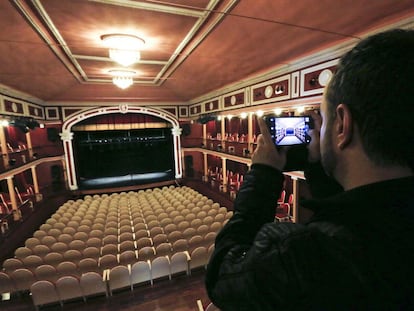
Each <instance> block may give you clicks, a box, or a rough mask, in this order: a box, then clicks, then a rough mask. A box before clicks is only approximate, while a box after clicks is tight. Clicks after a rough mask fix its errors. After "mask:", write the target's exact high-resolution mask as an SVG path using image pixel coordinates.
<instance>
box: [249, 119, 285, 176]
mask: <svg viewBox="0 0 414 311" xmlns="http://www.w3.org/2000/svg"><path fill="white" fill-rule="evenodd" d="M257 122H258V124H259V128H260V133H261V134H260V135H259V136H258V138H257V147H256V150H255V151H254V152H253V154H252V164H265V165H269V166H272V167H274V168H276V169H278V170H279V171H282V170H283V168H284V167H285V165H286V150H287V148H281V149H280V150H277V149H276V146H275V144H274V142H273V140H272V136H271V135H270V133H269V130H268V128H267V125H266V122H265V121H264V120H263V118H257Z"/></svg>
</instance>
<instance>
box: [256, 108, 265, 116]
mask: <svg viewBox="0 0 414 311" xmlns="http://www.w3.org/2000/svg"><path fill="white" fill-rule="evenodd" d="M263 114H264V112H263V111H262V110H257V111H256V115H257V116H258V117H259V118H260V117H262V116H263Z"/></svg>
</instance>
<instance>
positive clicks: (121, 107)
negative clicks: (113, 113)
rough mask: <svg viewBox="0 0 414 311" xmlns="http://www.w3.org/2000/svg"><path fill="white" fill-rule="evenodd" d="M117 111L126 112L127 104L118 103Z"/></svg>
mask: <svg viewBox="0 0 414 311" xmlns="http://www.w3.org/2000/svg"><path fill="white" fill-rule="evenodd" d="M119 111H120V112H121V113H127V112H128V104H120V105H119Z"/></svg>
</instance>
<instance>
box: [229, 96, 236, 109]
mask: <svg viewBox="0 0 414 311" xmlns="http://www.w3.org/2000/svg"><path fill="white" fill-rule="evenodd" d="M230 104H231V105H232V106H234V105H235V104H236V96H234V95H233V96H232V97H230Z"/></svg>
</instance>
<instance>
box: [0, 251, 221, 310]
mask: <svg viewBox="0 0 414 311" xmlns="http://www.w3.org/2000/svg"><path fill="white" fill-rule="evenodd" d="M213 249H214V247H210V249H208V250H207V249H206V248H205V247H199V248H197V249H195V250H194V251H193V252H192V253H191V255H190V254H189V253H188V252H186V251H185V252H178V253H175V254H174V255H172V256H171V257H168V256H160V257H156V258H154V259H152V260H148V261H135V262H134V263H130V264H127V265H116V264H115V265H113V266H112V267H108V268H106V269H104V270H99V269H98V268H97V266H95V268H96V269H93V268H91V267H89V268H88V269H86V271H84V272H82V271H80V270H78V269H76V266H75V265H74V264H73V263H71V262H67V263H65V266H66V267H65V268H64V269H62V270H59V268H58V269H55V268H54V267H53V266H50V265H43V266H39V267H37V268H36V271H35V273H33V272H32V271H30V270H28V269H17V270H15V271H13V272H12V273H11V274H10V275H9V274H7V273H5V272H0V294H2V293H10V292H17V291H26V290H30V291H31V293H32V297H33V301H34V303H35V305H36V306H37V305H42V304H45V303H49V302H55V301H60V302H61V303H62V302H63V301H64V300H67V299H72V298H75V296H76V297H83V298H84V299H85V297H87V296H88V295H90V294H95V293H97V288H101V289H102V290H99V292H102V293H106V285H105V286H102V285H103V284H102V283H103V282H106V283H107V287H108V289H109V293H110V294H111V295H112V292H113V291H114V290H116V289H121V288H124V287H129V288H130V289H131V290H132V289H133V286H134V285H136V284H140V283H144V282H149V283H150V284H151V285H152V284H153V282H154V280H156V279H159V278H163V277H168V279H170V280H171V278H172V276H175V275H179V274H181V273H185V274H187V275H189V274H190V273H191V270H194V269H198V268H203V267H205V265H206V264H207V262H208V259H209V257H210V256H211V253H212V251H213ZM91 277H93V281H92V280H91ZM40 284H42V285H44V286H45V287H46V288H45V287H44V286H41V285H40ZM51 284H52V285H51ZM40 288H42V290H40ZM45 289H48V290H47V291H44V290H45ZM74 293H76V294H75V296H74ZM50 297H54V298H55V300H53V301H50V299H51V298H50ZM56 298H57V299H56Z"/></svg>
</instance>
